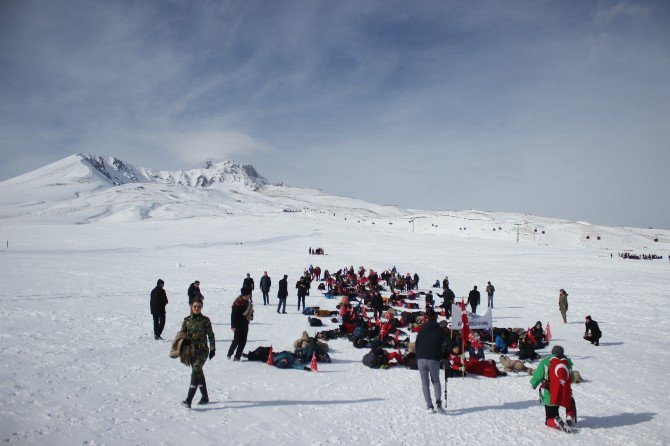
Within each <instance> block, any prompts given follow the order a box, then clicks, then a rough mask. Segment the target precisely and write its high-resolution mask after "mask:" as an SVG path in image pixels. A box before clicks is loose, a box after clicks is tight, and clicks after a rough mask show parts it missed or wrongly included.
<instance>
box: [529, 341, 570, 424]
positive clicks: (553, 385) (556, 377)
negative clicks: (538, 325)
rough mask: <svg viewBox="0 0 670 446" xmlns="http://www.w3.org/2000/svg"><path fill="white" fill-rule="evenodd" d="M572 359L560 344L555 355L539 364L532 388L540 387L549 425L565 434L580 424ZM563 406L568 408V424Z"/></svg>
mask: <svg viewBox="0 0 670 446" xmlns="http://www.w3.org/2000/svg"><path fill="white" fill-rule="evenodd" d="M572 376H573V373H572V360H571V359H570V358H568V357H566V356H565V351H564V350H563V347H561V346H560V345H555V346H554V348H552V349H551V356H548V357H546V358H544V359H543V360H542V361H540V363H539V364H538V366H537V368H536V369H535V372H534V373H533V376H532V378H531V379H530V385H531V386H532V387H533V389H536V388H537V387H538V386H540V398H541V400H542V403H543V404H544V410H545V416H546V417H545V425H547V426H548V427H551V428H552V429H558V430H561V431H563V432H572V426H573V425H574V424H575V423H576V422H577V408H576V405H575V399H574V398H573V397H572V387H571V384H572V381H573V378H572ZM559 407H565V415H566V416H565V421H563V419H562V418H561V417H560V415H559V413H558V409H559Z"/></svg>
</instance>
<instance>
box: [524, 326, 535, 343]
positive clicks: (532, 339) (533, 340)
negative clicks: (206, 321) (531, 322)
mask: <svg viewBox="0 0 670 446" xmlns="http://www.w3.org/2000/svg"><path fill="white" fill-rule="evenodd" d="M526 336H528V339H530V342H532V343H533V344H535V343H536V342H537V341H536V340H535V336H533V332H532V331H530V328H528V330H526Z"/></svg>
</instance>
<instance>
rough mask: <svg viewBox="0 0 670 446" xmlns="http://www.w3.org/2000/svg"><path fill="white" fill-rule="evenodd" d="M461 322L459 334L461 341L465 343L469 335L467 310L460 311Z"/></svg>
mask: <svg viewBox="0 0 670 446" xmlns="http://www.w3.org/2000/svg"><path fill="white" fill-rule="evenodd" d="M461 323H462V324H463V329H462V330H463V331H462V332H461V335H462V336H463V343H465V340H466V339H468V338H469V337H470V322H469V321H468V312H467V311H463V312H462V313H461Z"/></svg>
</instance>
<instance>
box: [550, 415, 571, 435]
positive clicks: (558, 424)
mask: <svg viewBox="0 0 670 446" xmlns="http://www.w3.org/2000/svg"><path fill="white" fill-rule="evenodd" d="M545 424H546V425H547V426H549V427H551V428H552V429H557V430H559V431H563V432H566V433H570V432H572V428H571V427H570V426H568V425H567V424H565V423H564V422H563V420H562V419H561V417H556V418H547V421H546V423H545Z"/></svg>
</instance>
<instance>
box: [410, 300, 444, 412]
mask: <svg viewBox="0 0 670 446" xmlns="http://www.w3.org/2000/svg"><path fill="white" fill-rule="evenodd" d="M426 319H427V320H428V321H427V322H426V323H425V324H424V325H423V327H422V328H421V330H420V331H419V333H418V335H417V337H416V359H417V366H418V368H419V374H420V375H421V390H422V391H423V399H424V400H425V402H426V407H427V409H426V410H427V411H428V413H435V407H437V410H438V412H444V409H443V408H442V386H441V385H440V360H441V359H442V351H443V347H442V346H443V344H444V343H445V342H446V341H447V339H448V338H447V333H446V332H445V331H444V330H442V328H441V327H440V326H439V325H438V324H437V315H436V314H435V311H433V309H432V308H429V309H428V310H426ZM447 347H448V346H447ZM447 351H449V350H448V348H447ZM429 378H430V382H432V383H433V392H434V394H435V406H433V400H432V399H431V397H430V384H429Z"/></svg>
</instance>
